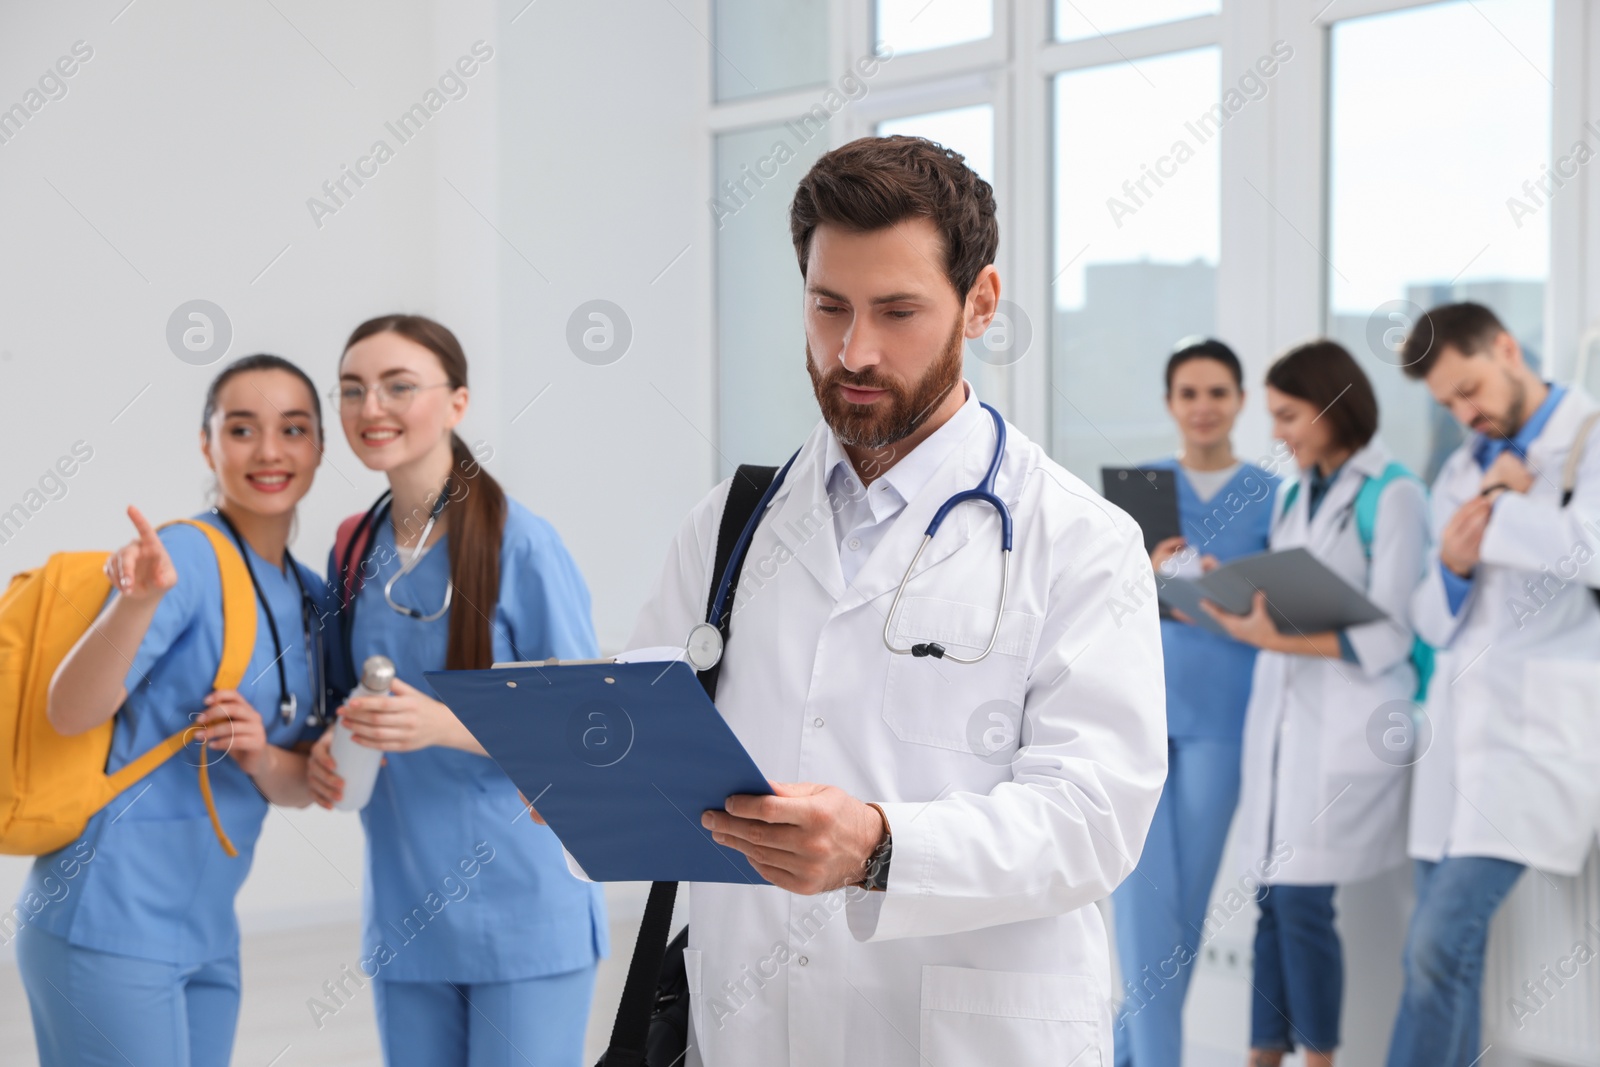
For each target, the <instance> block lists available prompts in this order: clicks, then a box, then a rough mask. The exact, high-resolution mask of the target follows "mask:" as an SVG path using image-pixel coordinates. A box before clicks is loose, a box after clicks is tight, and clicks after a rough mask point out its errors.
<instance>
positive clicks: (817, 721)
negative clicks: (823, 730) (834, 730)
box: [811, 715, 822, 726]
mask: <svg viewBox="0 0 1600 1067" xmlns="http://www.w3.org/2000/svg"><path fill="white" fill-rule="evenodd" d="M811 725H812V726H821V725H822V716H820V715H819V716H817V717H816V718H815V719H812V720H811Z"/></svg>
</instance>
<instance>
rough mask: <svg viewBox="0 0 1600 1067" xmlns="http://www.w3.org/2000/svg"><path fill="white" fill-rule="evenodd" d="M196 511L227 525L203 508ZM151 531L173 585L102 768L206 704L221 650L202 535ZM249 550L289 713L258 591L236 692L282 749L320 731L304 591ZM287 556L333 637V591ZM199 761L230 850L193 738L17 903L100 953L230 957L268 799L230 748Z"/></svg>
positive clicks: (182, 723) (52, 859) (93, 822)
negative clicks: (282, 688)
mask: <svg viewBox="0 0 1600 1067" xmlns="http://www.w3.org/2000/svg"><path fill="white" fill-rule="evenodd" d="M196 518H198V519H200V520H201V521H202V522H207V523H210V524H211V525H213V526H217V527H218V528H220V529H223V530H224V532H226V527H223V526H222V524H221V521H220V520H219V519H218V518H217V517H216V516H215V515H214V514H212V513H211V512H209V511H208V512H205V513H203V514H201V515H198V516H196ZM160 537H161V543H162V544H163V545H164V546H166V549H167V553H168V555H170V556H171V557H172V563H173V566H174V567H175V568H176V569H177V572H178V584H177V585H175V586H173V587H172V588H171V589H170V590H168V591H167V593H166V595H165V596H163V597H162V598H161V603H160V604H159V605H158V606H157V608H156V612H155V616H154V618H153V619H152V620H151V623H150V629H149V631H148V632H146V634H145V637H144V641H143V642H142V643H141V644H140V645H139V651H138V652H137V653H136V654H135V655H134V658H133V663H132V665H131V667H130V669H129V671H128V676H127V681H126V683H125V684H126V686H127V690H128V697H127V700H126V701H124V703H123V705H122V707H121V708H120V709H118V711H117V714H116V718H115V720H114V726H113V730H112V740H111V756H110V758H109V759H108V760H107V761H106V770H107V771H108V772H110V771H115V770H117V769H118V768H120V767H123V766H125V765H126V764H128V763H129V762H131V761H132V760H133V759H134V758H136V757H137V756H139V755H141V754H143V753H144V752H146V751H147V750H149V749H150V748H153V747H154V746H155V745H156V744H158V743H159V742H161V741H163V740H165V739H166V738H167V737H168V736H170V735H171V734H174V733H176V732H177V731H179V730H181V729H183V728H184V727H186V726H188V725H190V724H191V723H192V722H193V721H194V720H195V719H196V718H198V717H199V715H200V714H201V713H203V712H204V710H205V708H204V704H203V702H204V700H205V698H206V697H207V696H208V695H210V693H211V682H212V679H213V678H214V677H215V675H216V670H217V663H218V662H219V661H220V659H221V657H222V580H221V578H220V577H219V576H218V573H217V558H216V555H215V553H213V552H212V549H211V543H210V542H209V541H208V540H207V539H206V536H205V535H204V534H203V533H201V532H200V531H199V530H196V529H193V528H192V527H189V526H184V525H175V526H169V527H167V528H166V529H164V530H162V531H161V532H160ZM247 552H248V558H249V561H250V566H251V568H252V569H253V570H254V571H255V576H256V581H257V582H259V583H260V584H261V590H262V592H263V593H264V594H265V596H266V599H267V603H268V604H270V605H271V607H272V616H273V618H274V619H275V620H276V621H277V624H278V633H279V635H280V637H281V639H282V641H283V645H284V652H283V659H282V662H283V665H284V668H285V672H286V674H287V678H288V684H289V690H290V692H292V693H294V694H295V697H296V700H297V702H298V710H297V711H296V713H295V718H294V719H293V721H291V722H288V723H285V722H284V721H283V719H282V717H281V716H280V715H279V713H278V702H279V689H278V670H277V667H276V666H275V665H274V661H275V660H276V659H277V658H278V653H277V652H276V650H275V649H274V648H273V644H272V631H271V629H270V628H269V627H268V626H267V619H266V614H265V612H264V610H263V609H262V607H261V604H260V601H259V599H258V600H257V602H256V645H255V652H254V654H253V655H252V656H251V658H250V665H249V667H248V668H247V669H246V670H245V672H244V678H243V680H242V681H241V682H240V684H239V693H240V695H242V696H243V697H244V698H245V700H247V701H249V702H250V705H251V706H252V707H254V708H255V709H256V710H257V711H258V712H260V713H261V717H262V721H263V722H264V723H265V725H266V730H267V740H268V741H270V742H271V743H272V744H274V745H278V746H280V747H283V748H291V747H293V746H294V745H295V744H296V743H298V742H300V741H302V740H311V739H313V738H315V737H316V736H317V735H318V734H320V733H321V728H320V727H312V726H311V725H310V724H309V722H308V719H309V716H310V714H311V709H312V708H313V706H314V705H313V703H312V688H311V686H312V680H311V678H310V676H309V671H308V664H307V658H306V641H305V636H304V628H303V626H302V614H301V601H300V587H299V586H298V585H296V584H295V580H294V576H293V575H292V574H290V573H289V572H288V571H287V570H279V569H278V568H277V567H276V566H274V565H273V564H271V563H268V562H267V561H266V560H265V559H263V558H262V557H261V556H260V555H258V554H257V553H256V552H255V550H254V549H250V548H248V546H247ZM296 566H299V567H300V576H301V580H302V581H303V582H304V583H305V587H306V591H307V592H308V593H309V594H310V595H311V597H312V598H313V600H314V601H315V602H316V604H317V609H318V610H317V619H327V620H328V622H329V624H330V625H329V626H328V629H327V631H326V637H327V638H328V640H327V641H326V643H327V644H332V637H333V635H334V633H335V631H334V629H333V627H332V626H331V623H332V621H333V620H332V616H331V612H332V610H333V607H334V605H333V602H332V599H331V596H330V595H329V594H328V593H327V591H326V589H325V587H324V584H323V581H322V579H321V578H320V577H318V576H317V574H316V573H314V572H313V571H311V570H308V569H307V568H306V567H304V566H303V565H300V564H298V563H297V564H296ZM115 596H117V593H116V592H115V591H113V592H112V594H111V597H115ZM107 603H110V598H108V599H107ZM317 619H313V621H312V625H313V626H316V625H317ZM318 669H319V671H320V664H319V668H318ZM328 710H329V711H330V712H331V711H332V708H331V707H330V708H329V709H328ZM205 758H206V759H207V761H208V763H209V768H210V777H211V789H212V793H213V795H214V797H215V799H216V805H217V814H218V815H219V816H220V817H221V819H222V826H223V829H224V830H226V831H227V833H228V836H229V838H231V839H232V841H233V843H234V845H235V847H237V848H238V850H239V854H238V855H237V856H235V857H233V858H229V857H228V856H227V855H226V854H225V853H224V852H223V851H222V845H221V844H220V843H219V842H218V841H217V837H216V833H215V832H214V831H213V830H212V828H211V820H210V818H209V817H208V816H207V814H206V807H205V801H204V800H203V799H202V798H201V795H200V771H199V761H200V759H201V750H200V748H199V747H198V746H195V745H190V746H188V747H186V748H185V749H183V750H182V751H181V752H179V753H178V754H177V755H175V756H173V757H172V758H171V759H169V760H167V762H166V763H163V764H162V765H161V766H160V767H158V768H157V769H156V770H155V771H153V772H152V773H151V774H150V775H149V776H148V777H146V778H145V779H144V780H143V781H141V782H139V783H137V784H135V785H134V786H133V787H132V788H131V789H129V790H128V791H127V792H125V793H123V794H122V795H121V796H120V797H118V798H117V799H116V800H114V801H112V802H111V804H110V805H108V806H107V807H105V808H104V809H102V810H101V811H99V812H98V813H96V814H95V815H94V817H93V818H91V819H90V820H89V824H88V827H87V828H86V829H85V831H84V834H83V837H82V838H81V839H80V840H79V841H76V842H74V843H73V844H70V845H67V846H66V847H65V848H62V849H60V850H58V851H56V852H52V853H49V854H47V855H43V856H40V857H38V858H37V859H36V860H35V861H34V865H33V869H32V871H31V872H30V873H29V875H28V880H27V882H26V884H25V885H24V886H23V890H22V896H21V897H20V898H19V899H18V902H17V905H16V907H17V913H18V914H19V915H21V916H24V917H25V918H26V919H27V921H29V922H31V923H32V924H33V925H35V926H37V927H39V928H40V929H43V930H46V931H49V932H50V933H53V934H56V935H57V936H59V937H62V938H65V939H66V940H67V941H69V942H71V943H72V944H74V945H82V946H84V947H86V948H92V949H98V950H100V951H102V952H115V953H119V954H121V955H125V956H135V957H138V958H140V959H147V960H158V961H162V962H166V963H174V964H179V965H184V966H189V965H194V964H199V963H205V962H209V961H214V960H219V959H225V958H229V957H237V955H238V952H239V925H238V921H237V919H236V917H235V915H234V910H233V901H234V896H235V894H237V893H238V891H239V886H240V885H242V884H243V882H244V879H245V875H247V874H248V873H249V872H250V861H251V858H252V856H253V854H254V851H255V844H256V838H257V837H258V836H259V835H260V833H261V823H262V821H263V820H264V819H265V818H266V815H267V801H266V798H265V797H263V796H262V795H261V793H260V791H258V790H257V789H256V787H255V784H254V783H253V782H252V781H251V780H250V777H249V776H248V775H247V774H245V773H244V771H243V770H241V769H240V767H239V764H238V762H237V761H235V760H234V759H233V758H232V757H230V756H228V755H226V754H224V753H221V752H217V751H214V750H210V749H207V750H205Z"/></svg>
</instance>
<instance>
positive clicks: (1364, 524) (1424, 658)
mask: <svg viewBox="0 0 1600 1067" xmlns="http://www.w3.org/2000/svg"><path fill="white" fill-rule="evenodd" d="M1416 477H1417V476H1416V475H1414V474H1412V473H1411V472H1410V471H1408V470H1406V468H1405V467H1403V466H1402V465H1400V464H1399V463H1390V464H1389V465H1388V466H1387V467H1385V468H1383V473H1381V474H1379V475H1378V476H1377V477H1376V478H1368V479H1367V480H1366V481H1364V482H1362V483H1361V488H1360V489H1358V490H1357V491H1356V505H1355V510H1356V533H1358V534H1359V535H1360V536H1361V547H1362V549H1363V550H1364V551H1365V552H1366V554H1367V559H1368V560H1369V561H1370V560H1371V559H1372V532H1373V530H1375V529H1376V528H1377V525H1378V498H1379V497H1380V496H1382V495H1383V490H1384V488H1385V487H1386V486H1388V484H1389V483H1390V482H1392V481H1394V480H1395V479H1396V478H1416ZM1417 480H1418V481H1419V482H1420V481H1421V479H1417ZM1299 492H1300V483H1299V482H1295V483H1294V484H1292V485H1290V486H1289V488H1287V489H1285V490H1284V491H1283V510H1282V511H1281V512H1279V516H1280V517H1282V516H1283V515H1287V514H1288V513H1289V509H1290V508H1292V507H1294V501H1295V497H1296V496H1298V495H1299ZM1411 665H1412V667H1414V668H1416V671H1417V691H1416V693H1415V694H1413V696H1412V697H1411V699H1412V701H1414V702H1415V703H1418V704H1420V703H1422V701H1423V699H1424V698H1425V697H1426V696H1427V695H1428V682H1429V680H1430V679H1432V677H1433V647H1432V646H1431V645H1428V644H1426V643H1424V642H1423V640H1422V638H1420V637H1413V638H1412V641H1411Z"/></svg>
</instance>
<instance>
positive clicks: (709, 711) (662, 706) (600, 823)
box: [423, 660, 772, 885]
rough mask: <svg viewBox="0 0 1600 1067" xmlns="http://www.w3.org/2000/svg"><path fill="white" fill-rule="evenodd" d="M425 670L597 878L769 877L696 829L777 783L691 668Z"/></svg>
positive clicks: (750, 880)
mask: <svg viewBox="0 0 1600 1067" xmlns="http://www.w3.org/2000/svg"><path fill="white" fill-rule="evenodd" d="M423 676H424V677H425V678H427V680H428V684H429V685H430V686H432V687H433V690H434V692H435V693H436V694H438V697H439V699H440V700H442V701H443V702H444V703H445V704H446V705H448V706H449V708H450V710H451V711H453V712H454V713H455V715H456V718H458V719H460V720H461V722H462V723H463V724H464V725H465V726H466V727H467V729H468V730H470V731H471V732H472V736H473V737H475V738H477V739H478V743H479V744H481V745H483V747H484V749H485V750H486V751H487V752H488V753H489V755H490V757H491V758H493V759H494V761H495V762H496V763H498V764H499V765H500V769H501V770H503V771H505V773H506V776H507V777H508V778H510V779H511V781H512V782H513V783H514V784H515V785H516V787H517V788H518V789H520V790H521V791H522V794H523V796H525V797H527V798H528V800H529V802H530V803H532V804H533V805H534V806H535V807H536V808H538V809H539V814H540V815H541V816H542V817H543V818H544V820H545V822H547V823H548V824H549V826H550V829H551V830H553V831H555V835H556V837H557V838H559V839H560V841H561V844H562V845H563V846H565V847H566V850H567V851H568V852H570V853H572V857H573V858H574V859H576V860H577V861H578V864H579V865H580V866H581V867H582V868H583V870H584V873H585V874H587V875H588V876H589V877H590V878H592V879H594V880H595V881H597V882H644V881H659V882H671V881H678V882H735V883H740V884H750V885H768V884H770V883H769V882H767V880H766V879H765V878H762V877H761V876H760V875H759V874H757V873H756V870H755V868H754V867H752V866H750V861H749V860H747V859H745V857H744V854H743V853H742V852H739V851H738V850H737V849H732V848H728V847H726V846H724V845H719V844H717V843H716V842H715V841H713V840H712V839H711V833H710V831H708V830H706V829H705V828H704V827H702V826H701V825H700V814H701V812H703V811H706V810H715V811H720V810H722V807H723V804H724V803H725V802H726V800H727V798H728V797H730V796H732V795H734V794H737V793H753V794H760V795H767V794H770V793H771V792H772V787H771V786H770V785H769V784H768V782H767V778H766V776H765V775H763V774H762V773H761V771H760V769H759V768H757V767H756V764H755V761H754V760H752V759H751V758H750V754H749V753H748V752H746V751H745V749H744V746H743V745H741V744H740V743H739V739H738V738H737V737H735V736H734V733H733V730H732V729H730V728H729V727H728V724H727V723H726V722H725V721H724V720H723V718H722V714H721V712H719V711H717V709H716V706H715V705H713V704H712V703H711V700H710V698H709V697H707V696H706V691H705V689H704V688H702V687H701V685H700V682H699V679H698V678H696V677H695V673H694V670H693V669H692V668H691V667H690V666H689V665H688V664H687V663H683V662H668V663H661V662H643V663H615V662H609V661H603V660H602V661H598V662H596V661H584V662H578V663H563V664H557V665H546V664H537V665H521V664H515V665H507V666H496V667H494V668H491V669H489V670H480V671H426V672H424V675H423Z"/></svg>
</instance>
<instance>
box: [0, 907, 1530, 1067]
mask: <svg viewBox="0 0 1600 1067" xmlns="http://www.w3.org/2000/svg"><path fill="white" fill-rule="evenodd" d="M647 889H648V886H646V885H644V884H637V883H626V884H612V885H608V886H607V887H606V900H607V905H608V907H609V913H610V918H611V956H610V958H609V959H607V960H605V961H604V962H603V963H601V965H600V972H599V975H598V977H597V979H596V986H595V996H594V1004H593V1008H592V1010H591V1012H590V1016H589V1029H588V1039H587V1042H586V1047H585V1051H584V1061H583V1062H584V1064H585V1065H587V1064H592V1063H593V1062H594V1061H595V1059H596V1058H597V1057H598V1056H599V1055H600V1053H601V1051H602V1050H603V1048H604V1046H605V1040H606V1038H607V1037H609V1036H610V1029H611V1021H612V1018H613V1016H614V1015H615V1013H616V1007H617V1000H618V998H619V997H620V996H621V994H622V982H623V978H624V976H625V974H626V971H627V965H628V960H629V958H630V956H631V955H632V953H633V941H634V937H635V936H636V935H637V934H638V929H639V916H640V914H641V913H642V911H643V907H644V894H645V892H646V890H647ZM686 903H687V893H686V891H683V890H680V893H679V900H678V914H677V916H676V918H675V921H674V925H676V924H678V923H681V922H683V921H685V919H686V915H685V905H686ZM1217 948H1218V949H1219V951H1218V952H1217V953H1214V954H1211V955H1214V956H1215V958H1210V957H1209V956H1208V957H1207V958H1203V959H1202V962H1201V965H1200V970H1199V971H1198V972H1197V973H1196V977H1195V982H1194V985H1193V987H1192V988H1191V990H1190V995H1189V998H1188V1003H1187V1004H1186V1005H1185V1010H1184V1023H1185V1030H1186V1032H1187V1034H1188V1038H1189V1041H1188V1045H1187V1048H1186V1049H1185V1057H1184V1062H1185V1064H1186V1065H1187V1067H1239V1065H1240V1064H1242V1063H1243V1062H1244V1045H1245V1041H1246V1037H1247V1035H1246V1023H1245V1014H1244V1011H1243V1010H1242V1009H1241V1005H1243V1004H1244V1003H1246V1002H1247V1000H1248V992H1247V986H1248V979H1247V977H1246V974H1247V966H1248V965H1247V958H1246V955H1245V953H1246V948H1245V946H1244V945H1243V944H1242V943H1239V942H1237V939H1233V940H1230V939H1228V938H1221V939H1219V943H1218V945H1217ZM359 949H360V931H359V928H358V927H357V925H356V923H355V922H354V921H353V919H350V918H346V919H343V920H342V921H338V922H331V923H327V924H322V925H311V926H307V925H301V926H294V927H287V928H279V929H264V930H259V931H257V932H255V933H253V934H247V935H246V936H245V938H244V943H243V949H242V952H243V963H244V988H245V996H244V1001H243V1006H242V1008H241V1011H240V1019H239V1031H238V1038H237V1040H236V1042H235V1045H234V1057H233V1063H234V1067H381V1062H382V1061H381V1058H380V1056H379V1054H378V1040H377V1031H376V1024H375V1021H374V1018H373V1010H372V994H371V991H370V988H366V989H360V990H357V991H356V993H355V995H354V996H352V997H350V998H349V999H348V1000H347V1001H346V1003H345V1004H344V1005H343V1006H342V1007H341V1008H339V1010H338V1011H337V1012H336V1013H335V1014H334V1015H332V1016H326V1017H324V1018H323V1019H322V1020H321V1025H320V1026H319V1025H318V1024H317V1021H316V1020H315V1019H314V1018H313V1016H312V1013H311V1010H310V1008H309V1007H308V1004H307V1002H308V1001H309V1000H310V999H311V998H312V997H313V996H323V997H325V994H324V993H323V991H322V983H323V982H324V981H328V980H332V979H336V978H338V977H339V976H340V973H341V969H342V968H343V967H344V966H345V965H346V964H350V963H351V961H353V960H355V959H356V958H357V957H358V956H359ZM1349 1036H1353V1035H1349ZM0 1064H4V1065H5V1067H38V1059H37V1057H36V1055H35V1053H34V1044H33V1030H32V1027H31V1024H30V1023H29V1020H28V1007H27V999H26V998H25V997H24V996H23V992H22V984H21V982H20V981H19V979H18V975H17V971H16V967H15V965H14V964H13V963H12V962H11V961H10V960H9V959H7V958H5V955H3V954H0ZM1298 1064H1299V1058H1298V1057H1292V1058H1291V1059H1289V1060H1288V1061H1286V1064H1285V1067H1297V1065H1298ZM136 1067H147V1065H145V1064H138V1065H136ZM149 1067H165V1065H149ZM1480 1067H1534V1065H1531V1064H1528V1063H1527V1062H1526V1061H1522V1060H1516V1059H1509V1058H1502V1057H1501V1055H1500V1053H1499V1051H1498V1050H1495V1051H1494V1052H1491V1054H1490V1055H1488V1056H1486V1057H1485V1058H1484V1060H1483V1062H1482V1064H1481V1065H1480Z"/></svg>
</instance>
